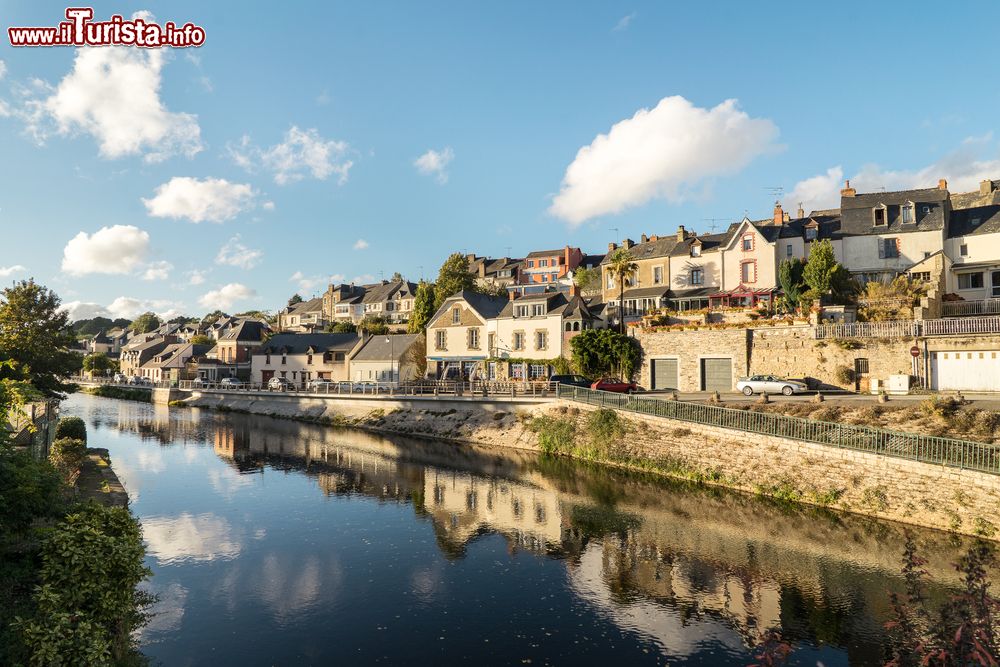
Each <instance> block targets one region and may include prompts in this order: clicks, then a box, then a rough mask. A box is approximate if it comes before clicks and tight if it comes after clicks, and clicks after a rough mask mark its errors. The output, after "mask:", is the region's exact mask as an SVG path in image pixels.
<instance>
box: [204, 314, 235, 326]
mask: <svg viewBox="0 0 1000 667" xmlns="http://www.w3.org/2000/svg"><path fill="white" fill-rule="evenodd" d="M226 317H229V314H228V313H224V312H222V311H221V310H213V311H212V312H210V313H209V314H208V315H205V317H203V318H201V326H203V327H207V326H210V325H212V324H215V322H216V321H218V320H221V319H223V318H226Z"/></svg>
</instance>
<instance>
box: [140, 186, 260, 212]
mask: <svg viewBox="0 0 1000 667" xmlns="http://www.w3.org/2000/svg"><path fill="white" fill-rule="evenodd" d="M255 196H256V193H255V192H254V191H253V188H252V187H250V186H249V185H247V184H245V183H230V182H229V181H227V180H225V179H222V178H206V179H202V180H199V179H197V178H191V177H188V176H175V177H173V178H171V179H170V180H169V181H167V182H166V183H164V184H163V185H161V186H160V187H158V188H156V196H155V197H153V198H152V199H143V200H142V203H143V204H145V205H146V211H147V212H148V213H149V214H150V215H151V216H154V217H157V218H187V219H188V220H190V221H191V222H203V221H205V220H208V221H209V222H223V221H225V220H229V219H231V218H234V217H236V216H237V215H238V214H239V213H240V212H242V211H245V210H247V209H249V208H251V207H252V206H253V202H254V197H255Z"/></svg>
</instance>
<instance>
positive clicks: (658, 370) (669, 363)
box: [650, 359, 677, 389]
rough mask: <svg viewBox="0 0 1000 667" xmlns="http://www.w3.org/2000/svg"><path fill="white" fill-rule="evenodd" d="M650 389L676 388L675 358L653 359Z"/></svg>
mask: <svg viewBox="0 0 1000 667" xmlns="http://www.w3.org/2000/svg"><path fill="white" fill-rule="evenodd" d="M652 363H653V372H652V373H651V374H650V375H651V376H652V379H653V386H652V387H651V388H652V389H677V360H676V359H653V361H652Z"/></svg>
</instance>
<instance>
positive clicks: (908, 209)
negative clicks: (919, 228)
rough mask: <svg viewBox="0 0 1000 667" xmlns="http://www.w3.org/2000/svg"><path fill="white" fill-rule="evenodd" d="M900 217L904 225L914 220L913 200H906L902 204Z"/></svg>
mask: <svg viewBox="0 0 1000 667" xmlns="http://www.w3.org/2000/svg"><path fill="white" fill-rule="evenodd" d="M900 219H901V220H902V222H903V224H904V225H905V224H907V223H912V222H913V221H914V217H913V202H906V203H905V204H903V208H901V209H900Z"/></svg>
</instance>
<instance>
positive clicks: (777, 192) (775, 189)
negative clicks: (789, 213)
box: [764, 185, 785, 199]
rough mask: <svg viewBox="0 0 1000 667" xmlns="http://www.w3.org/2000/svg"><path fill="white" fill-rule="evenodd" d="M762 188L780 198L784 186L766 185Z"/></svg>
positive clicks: (783, 192) (783, 191) (783, 193)
mask: <svg viewBox="0 0 1000 667" xmlns="http://www.w3.org/2000/svg"><path fill="white" fill-rule="evenodd" d="M764 189H765V190H767V193H768V194H769V195H771V196H772V197H773V198H775V199H781V198H782V197H783V196H784V195H785V188H784V187H782V186H780V185H777V186H773V187H767V188H764Z"/></svg>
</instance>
